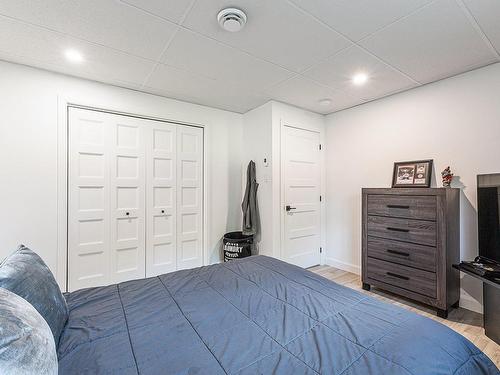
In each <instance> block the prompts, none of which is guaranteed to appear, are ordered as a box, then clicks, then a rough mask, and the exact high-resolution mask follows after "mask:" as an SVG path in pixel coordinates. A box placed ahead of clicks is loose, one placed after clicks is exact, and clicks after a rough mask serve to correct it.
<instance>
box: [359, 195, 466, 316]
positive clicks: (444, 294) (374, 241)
mask: <svg viewBox="0 0 500 375" xmlns="http://www.w3.org/2000/svg"><path fill="white" fill-rule="evenodd" d="M362 196H363V228H362V231H363V248H362V281H363V289H365V290H370V286H375V287H379V288H382V289H385V290H387V291H390V292H392V293H396V294H399V295H401V296H404V297H407V298H410V299H413V300H416V301H419V302H423V303H425V304H428V305H431V306H433V307H434V308H436V311H437V315H438V316H440V317H442V318H446V317H447V316H448V309H449V308H450V307H457V306H458V301H459V298H460V275H459V271H458V270H456V269H454V268H452V264H454V263H459V262H460V190H459V189H452V188H438V189H434V188H402V189H400V188H396V189H363V192H362Z"/></svg>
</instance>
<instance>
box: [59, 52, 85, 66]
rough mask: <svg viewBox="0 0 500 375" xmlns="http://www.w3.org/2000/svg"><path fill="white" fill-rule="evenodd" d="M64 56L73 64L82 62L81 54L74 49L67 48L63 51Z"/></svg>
mask: <svg viewBox="0 0 500 375" xmlns="http://www.w3.org/2000/svg"><path fill="white" fill-rule="evenodd" d="M64 56H65V57H66V59H67V60H68V61H71V62H72V63H75V64H79V63H81V62H83V55H82V54H81V53H80V52H78V51H77V50H76V49H67V50H66V51H64Z"/></svg>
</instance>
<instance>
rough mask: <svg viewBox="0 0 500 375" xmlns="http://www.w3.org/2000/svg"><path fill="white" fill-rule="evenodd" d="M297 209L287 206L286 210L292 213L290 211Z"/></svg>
mask: <svg viewBox="0 0 500 375" xmlns="http://www.w3.org/2000/svg"><path fill="white" fill-rule="evenodd" d="M296 209H297V207H291V206H289V205H287V206H285V210H287V211H290V210H296Z"/></svg>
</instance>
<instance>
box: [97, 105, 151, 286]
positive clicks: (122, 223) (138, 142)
mask: <svg viewBox="0 0 500 375" xmlns="http://www.w3.org/2000/svg"><path fill="white" fill-rule="evenodd" d="M102 116H103V117H104V118H106V119H107V120H108V124H109V126H110V128H111V142H110V145H109V149H110V154H111V168H110V172H111V176H110V187H111V189H110V193H111V196H110V201H109V202H110V205H111V244H110V246H111V252H110V256H111V257H110V267H111V268H110V273H111V277H110V278H111V281H112V282H113V283H118V282H121V281H125V280H131V279H138V278H142V277H144V273H145V264H146V260H145V227H146V224H145V202H144V196H145V150H146V147H145V139H144V138H145V137H144V135H145V134H144V133H145V128H144V120H142V119H138V118H134V117H129V116H120V115H115V114H109V113H103V114H102Z"/></svg>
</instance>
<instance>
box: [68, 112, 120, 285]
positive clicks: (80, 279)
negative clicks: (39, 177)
mask: <svg viewBox="0 0 500 375" xmlns="http://www.w3.org/2000/svg"><path fill="white" fill-rule="evenodd" d="M68 118H69V123H70V127H69V130H68V135H69V145H68V146H69V147H68V153H69V155H68V159H69V176H68V177H69V182H68V284H69V285H68V288H69V290H70V291H72V290H76V289H80V288H84V287H92V286H98V285H105V284H108V283H109V282H110V278H109V268H110V249H109V247H110V227H109V223H110V220H109V217H110V209H109V205H108V197H109V173H108V170H109V164H110V153H109V149H108V146H107V145H108V143H109V141H110V132H109V130H110V129H109V124H108V123H107V120H106V119H105V118H103V117H102V116H101V114H100V113H98V112H92V111H87V110H83V109H77V108H70V109H69V113H68Z"/></svg>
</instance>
